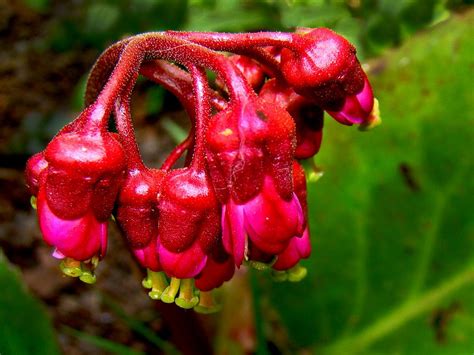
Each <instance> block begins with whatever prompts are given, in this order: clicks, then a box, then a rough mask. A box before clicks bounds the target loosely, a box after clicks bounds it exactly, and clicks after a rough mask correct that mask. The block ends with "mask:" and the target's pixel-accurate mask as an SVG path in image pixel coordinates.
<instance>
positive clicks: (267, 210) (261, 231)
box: [222, 176, 305, 266]
mask: <svg viewBox="0 0 474 355" xmlns="http://www.w3.org/2000/svg"><path fill="white" fill-rule="evenodd" d="M304 227H305V220H304V214H303V210H302V208H301V204H300V202H299V201H298V198H297V197H296V195H295V194H294V193H293V195H292V197H291V198H290V199H289V200H284V199H282V198H281V196H280V195H279V194H278V192H277V191H276V189H275V186H274V184H273V182H272V179H271V178H270V177H268V176H267V177H266V178H265V181H264V186H263V188H262V190H261V192H260V193H259V194H258V195H256V196H255V197H254V198H253V199H251V200H249V201H247V202H245V203H243V204H237V203H235V202H234V201H233V200H232V199H231V200H230V201H229V202H228V203H227V204H225V205H224V206H223V207H222V229H223V230H222V239H223V243H224V247H225V249H226V251H227V252H228V253H229V254H232V255H233V257H234V260H235V264H236V265H237V266H239V265H240V264H241V263H242V261H243V259H244V257H245V254H246V252H247V250H248V243H249V241H251V242H252V243H253V244H255V246H256V247H257V248H258V249H259V250H261V251H262V252H264V253H267V254H278V253H281V252H283V250H284V249H285V248H286V247H287V246H288V243H289V241H290V239H291V238H292V237H294V236H301V234H302V233H303V230H304Z"/></svg>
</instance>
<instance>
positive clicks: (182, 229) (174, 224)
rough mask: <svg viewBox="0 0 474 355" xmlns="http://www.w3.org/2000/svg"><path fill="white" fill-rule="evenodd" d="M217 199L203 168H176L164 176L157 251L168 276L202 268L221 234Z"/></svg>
mask: <svg viewBox="0 0 474 355" xmlns="http://www.w3.org/2000/svg"><path fill="white" fill-rule="evenodd" d="M219 212H220V211H219V207H218V202H217V199H216V197H215V194H214V191H213V189H212V187H211V186H210V184H209V181H208V178H207V176H206V174H205V172H203V171H195V170H194V169H192V168H188V169H180V170H175V171H172V172H171V173H169V174H168V175H167V176H166V177H165V178H164V180H163V187H162V191H161V194H160V197H159V224H158V236H159V240H158V243H159V247H158V248H159V255H160V262H161V264H162V266H163V270H164V271H165V272H166V273H167V274H168V276H172V277H178V278H191V277H194V276H196V275H197V274H198V273H199V272H201V270H202V268H203V267H204V265H205V263H206V260H207V254H208V253H209V252H210V250H211V249H212V248H213V247H214V245H215V244H216V242H217V240H218V238H219V236H220V231H221V229H220V223H219V222H220V215H219Z"/></svg>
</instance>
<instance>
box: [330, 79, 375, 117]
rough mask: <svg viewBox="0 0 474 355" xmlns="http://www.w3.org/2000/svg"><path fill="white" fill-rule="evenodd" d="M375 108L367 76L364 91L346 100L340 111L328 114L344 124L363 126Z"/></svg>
mask: <svg viewBox="0 0 474 355" xmlns="http://www.w3.org/2000/svg"><path fill="white" fill-rule="evenodd" d="M373 107H374V95H373V93H372V88H371V86H370V83H369V80H368V79H367V77H366V76H365V78H364V87H363V88H362V90H361V91H360V92H359V93H357V94H355V95H351V96H347V97H346V98H345V99H344V102H343V105H342V107H341V109H340V110H334V111H331V110H328V113H329V114H330V115H331V116H332V117H334V118H335V119H336V120H337V121H339V122H340V123H342V124H347V125H351V124H353V123H355V124H361V123H364V122H366V121H367V119H368V118H369V115H370V114H371V112H372V109H373Z"/></svg>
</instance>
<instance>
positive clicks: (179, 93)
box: [140, 60, 227, 118]
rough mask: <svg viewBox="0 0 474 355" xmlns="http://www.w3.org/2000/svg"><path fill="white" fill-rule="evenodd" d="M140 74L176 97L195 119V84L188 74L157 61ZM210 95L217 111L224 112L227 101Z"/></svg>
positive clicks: (148, 63)
mask: <svg viewBox="0 0 474 355" xmlns="http://www.w3.org/2000/svg"><path fill="white" fill-rule="evenodd" d="M140 74H142V75H143V76H144V77H146V78H147V79H150V80H152V81H154V82H155V83H157V84H159V85H161V86H163V87H164V88H165V89H166V90H168V91H170V92H171V93H172V94H173V95H175V96H176V97H177V98H178V100H179V101H180V102H181V104H182V105H183V106H184V108H185V110H186V112H187V113H188V115H189V116H190V117H192V118H193V116H194V106H193V104H194V98H193V83H192V78H191V76H190V75H189V73H188V72H186V71H185V70H183V69H181V68H179V67H178V66H176V65H174V64H171V63H168V62H167V61H165V60H155V61H152V62H146V63H143V65H142V67H141V68H140ZM210 95H211V103H212V106H213V107H214V108H215V109H216V110H223V109H224V108H225V107H226V105H227V103H226V101H225V100H224V99H223V98H222V97H221V96H220V95H219V94H218V93H216V92H212V93H210Z"/></svg>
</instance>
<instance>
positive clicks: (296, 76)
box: [281, 28, 364, 109]
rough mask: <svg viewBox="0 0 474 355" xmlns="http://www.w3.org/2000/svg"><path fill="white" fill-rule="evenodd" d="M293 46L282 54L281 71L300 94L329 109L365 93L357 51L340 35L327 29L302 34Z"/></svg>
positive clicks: (295, 36) (362, 73)
mask: <svg viewBox="0 0 474 355" xmlns="http://www.w3.org/2000/svg"><path fill="white" fill-rule="evenodd" d="M293 45H294V46H293V47H295V48H292V49H288V48H283V49H282V51H281V70H282V73H283V75H284V77H285V79H286V81H287V82H288V83H289V84H290V85H291V86H292V87H293V88H294V89H295V91H296V92H297V93H299V94H301V95H303V96H306V97H308V98H311V99H313V100H315V102H316V103H317V104H318V105H320V106H321V107H322V108H324V109H329V108H331V107H335V106H336V107H337V106H338V105H340V104H341V102H342V101H343V100H344V98H345V97H347V96H351V95H355V94H356V93H358V92H360V91H361V90H362V88H363V86H364V72H363V71H362V68H361V66H360V64H359V61H358V60H357V57H356V54H355V53H356V50H355V48H354V47H353V46H352V45H351V44H350V43H349V42H348V41H347V40H346V39H344V38H343V37H341V36H340V35H338V34H336V33H335V32H333V31H331V30H329V29H327V28H317V29H313V30H300V31H299V32H297V33H295V34H294V43H293Z"/></svg>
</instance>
